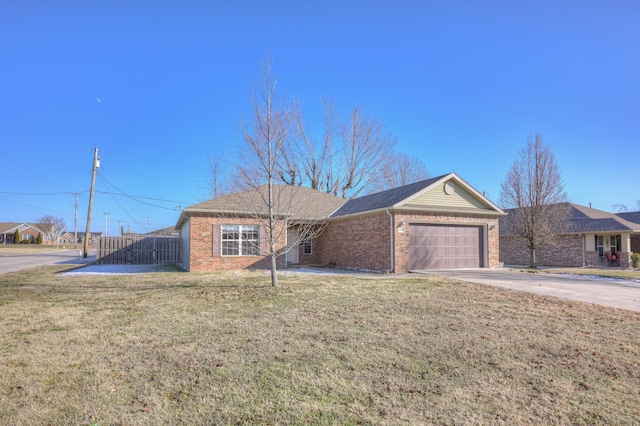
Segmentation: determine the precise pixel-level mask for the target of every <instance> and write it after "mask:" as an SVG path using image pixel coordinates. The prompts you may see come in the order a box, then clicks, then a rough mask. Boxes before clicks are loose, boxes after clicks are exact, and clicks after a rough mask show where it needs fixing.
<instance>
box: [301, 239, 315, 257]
mask: <svg viewBox="0 0 640 426" xmlns="http://www.w3.org/2000/svg"><path fill="white" fill-rule="evenodd" d="M300 245H301V246H302V254H304V255H307V256H310V255H312V254H313V240H311V239H308V240H302V241H301V242H300ZM307 249H309V251H308V252H307Z"/></svg>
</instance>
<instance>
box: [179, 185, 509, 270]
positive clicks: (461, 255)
mask: <svg viewBox="0 0 640 426" xmlns="http://www.w3.org/2000/svg"><path fill="white" fill-rule="evenodd" d="M262 188H264V187H262ZM277 189H278V190H277V191H276V193H277V194H283V196H282V197H284V198H285V199H287V200H291V202H290V203H284V202H282V200H281V199H278V200H276V212H277V213H278V222H277V227H278V229H280V230H282V229H286V230H287V233H288V234H289V236H290V235H291V234H292V233H295V232H296V226H295V223H297V222H300V221H301V220H306V221H307V222H313V223H317V224H318V226H319V227H321V228H323V231H322V232H321V233H320V234H319V235H318V236H317V237H316V238H314V239H313V240H311V241H304V242H303V243H302V244H300V245H297V246H295V247H293V248H291V244H289V246H287V241H286V240H287V238H285V237H283V238H282V239H281V240H280V241H278V244H277V248H278V250H279V251H280V252H285V251H286V250H287V248H290V250H289V251H287V252H286V253H285V254H283V255H282V256H280V257H279V266H280V267H283V266H285V265H286V264H298V265H321V266H335V267H343V268H354V269H364V270H372V271H386V272H395V273H405V272H408V271H410V270H416V269H433V268H463V267H490V268H492V267H497V266H499V233H498V232H499V231H498V225H499V221H498V218H499V217H500V216H502V215H504V214H505V213H504V212H503V211H502V210H500V208H498V207H497V206H496V205H495V204H493V203H492V202H491V201H489V200H488V199H487V198H486V197H484V196H483V195H482V194H480V193H479V192H478V191H476V190H475V189H474V188H472V187H471V186H470V185H469V184H468V183H466V182H465V181H464V180H462V179H461V178H460V177H459V176H458V175H456V174H455V173H450V174H447V175H443V176H439V177H435V178H432V179H428V180H424V181H421V182H416V183H413V184H409V185H405V186H401V187H398V188H395V189H390V190H388V191H382V192H378V193H375V194H370V195H367V196H363V197H360V198H356V199H353V200H344V199H342V198H338V197H334V196H332V195H329V194H326V193H322V192H318V191H315V190H312V189H309V188H302V187H282V186H278V187H277ZM261 200H262V198H261V196H260V194H259V193H258V192H257V191H254V190H251V191H244V192H239V193H233V194H227V195H224V196H222V197H218V198H214V199H213V200H209V201H206V202H204V203H200V204H196V205H193V206H190V207H188V208H186V209H185V210H184V211H183V212H182V213H181V215H180V218H179V219H178V222H177V224H176V229H177V230H178V231H179V232H180V237H181V239H182V250H183V253H182V259H183V264H184V266H185V268H187V270H189V271H198V272H199V271H212V270H221V269H244V268H251V267H267V266H268V257H267V256H266V255H267V252H266V237H265V235H266V234H265V232H266V229H265V228H264V227H263V226H261V225H260V221H259V220H257V219H256V218H257V216H259V215H264V214H265V206H264V203H263V202H261ZM285 204H286V205H285ZM243 238H244V239H245V240H248V241H244V242H243ZM290 240H293V239H292V238H290ZM245 243H249V244H247V245H245ZM243 247H255V249H251V248H249V249H248V250H246V252H242V248H243Z"/></svg>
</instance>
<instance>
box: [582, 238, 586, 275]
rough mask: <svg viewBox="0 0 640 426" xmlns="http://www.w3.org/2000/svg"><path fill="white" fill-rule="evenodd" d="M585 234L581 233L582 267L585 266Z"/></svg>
mask: <svg viewBox="0 0 640 426" xmlns="http://www.w3.org/2000/svg"><path fill="white" fill-rule="evenodd" d="M586 252H587V236H586V235H585V234H582V267H583V268H584V267H585V266H587V253H586Z"/></svg>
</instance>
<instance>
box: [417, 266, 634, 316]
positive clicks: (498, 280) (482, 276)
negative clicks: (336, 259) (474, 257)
mask: <svg viewBox="0 0 640 426" xmlns="http://www.w3.org/2000/svg"><path fill="white" fill-rule="evenodd" d="M412 272H416V273H420V274H426V275H437V276H441V277H446V278H452V279H456V280H460V281H469V282H473V283H478V284H486V285H492V286H495V287H503V288H509V289H512V290H521V291H528V292H531V293H536V294H543V295H546V296H554V297H559V298H561V299H570V300H579V301H581V302H588V303H595V304H597V305H605V306H612V307H614V308H622V309H629V310H632V311H636V312H640V282H637V281H631V280H621V279H609V278H596V277H593V278H592V277H585V276H578V275H569V274H566V275H565V274H547V273H544V272H537V273H531V272H519V271H518V270H515V269H508V268H505V269H447V270H442V269H441V270H420V271H412Z"/></svg>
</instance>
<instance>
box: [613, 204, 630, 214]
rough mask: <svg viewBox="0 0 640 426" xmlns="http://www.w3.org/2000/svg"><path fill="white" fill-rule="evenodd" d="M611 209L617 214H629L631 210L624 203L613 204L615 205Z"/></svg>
mask: <svg viewBox="0 0 640 426" xmlns="http://www.w3.org/2000/svg"><path fill="white" fill-rule="evenodd" d="M611 208H612V209H613V210H615V211H616V212H617V213H620V212H628V211H629V208H628V207H627V205H626V204H624V203H616V204H613V205H612V206H611Z"/></svg>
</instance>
